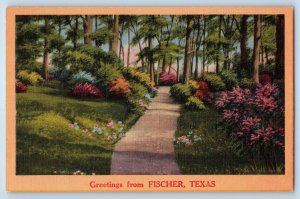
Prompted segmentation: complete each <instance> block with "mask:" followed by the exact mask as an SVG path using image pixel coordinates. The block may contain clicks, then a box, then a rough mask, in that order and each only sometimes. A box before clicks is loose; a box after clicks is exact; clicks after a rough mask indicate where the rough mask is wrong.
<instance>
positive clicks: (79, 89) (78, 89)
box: [70, 83, 103, 97]
mask: <svg viewBox="0 0 300 199" xmlns="http://www.w3.org/2000/svg"><path fill="white" fill-rule="evenodd" d="M70 94H71V95H72V96H74V97H103V94H102V92H101V91H100V90H99V89H98V88H97V87H96V86H94V85H92V84H89V83H77V84H75V85H74V86H73V88H72V90H71V93H70Z"/></svg>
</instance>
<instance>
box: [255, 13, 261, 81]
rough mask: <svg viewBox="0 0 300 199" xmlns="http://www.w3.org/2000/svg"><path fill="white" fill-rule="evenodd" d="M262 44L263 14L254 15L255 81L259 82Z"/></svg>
mask: <svg viewBox="0 0 300 199" xmlns="http://www.w3.org/2000/svg"><path fill="white" fill-rule="evenodd" d="M260 45H261V16H260V15H255V16H254V48H253V81H254V82H255V83H257V84H258V83H259V50H260Z"/></svg>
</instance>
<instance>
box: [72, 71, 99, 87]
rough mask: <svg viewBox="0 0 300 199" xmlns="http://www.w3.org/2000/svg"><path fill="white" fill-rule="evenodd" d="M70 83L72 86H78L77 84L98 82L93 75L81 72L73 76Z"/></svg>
mask: <svg viewBox="0 0 300 199" xmlns="http://www.w3.org/2000/svg"><path fill="white" fill-rule="evenodd" d="M70 82H71V83H72V84H77V83H89V84H96V83H97V80H96V77H94V76H93V75H92V74H91V73H88V72H86V71H81V70H80V71H78V72H77V73H76V74H73V75H72V77H71V80H70Z"/></svg>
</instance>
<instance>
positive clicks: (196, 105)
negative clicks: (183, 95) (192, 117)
mask: <svg viewBox="0 0 300 199" xmlns="http://www.w3.org/2000/svg"><path fill="white" fill-rule="evenodd" d="M185 107H186V108H187V109H190V110H203V109H205V106H204V104H203V102H202V101H201V100H199V99H198V98H197V97H194V96H191V97H189V98H188V100H187V102H186V103H185Z"/></svg>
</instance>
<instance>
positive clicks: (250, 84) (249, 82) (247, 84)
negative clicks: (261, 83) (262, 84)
mask: <svg viewBox="0 0 300 199" xmlns="http://www.w3.org/2000/svg"><path fill="white" fill-rule="evenodd" d="M239 86H240V87H241V88H243V89H246V88H248V89H254V88H255V83H254V81H253V79H250V78H242V79H240V82H239Z"/></svg>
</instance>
